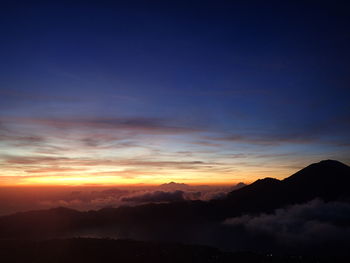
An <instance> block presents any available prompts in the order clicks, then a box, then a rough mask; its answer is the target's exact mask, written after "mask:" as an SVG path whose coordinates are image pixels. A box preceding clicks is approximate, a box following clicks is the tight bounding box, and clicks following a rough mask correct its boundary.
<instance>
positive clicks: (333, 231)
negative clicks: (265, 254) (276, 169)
mask: <svg viewBox="0 0 350 263" xmlns="http://www.w3.org/2000/svg"><path fill="white" fill-rule="evenodd" d="M224 225H225V226H226V227H228V228H227V229H228V230H229V232H230V233H231V234H233V235H235V236H236V237H237V238H238V237H243V238H242V239H241V244H240V246H241V248H245V249H256V248H260V249H261V248H264V249H266V250H269V249H270V250H277V251H283V250H285V251H287V252H289V253H291V252H294V253H301V252H307V251H308V252H310V251H313V252H314V251H315V250H318V253H324V254H337V253H344V251H347V247H349V245H348V244H350V203H348V202H324V201H322V200H319V199H316V200H313V201H310V202H308V203H305V204H299V205H293V206H289V207H287V208H284V209H278V210H276V211H275V212H274V213H273V214H261V215H257V216H252V215H243V216H241V217H235V218H230V219H227V220H226V221H225V222H224ZM347 253H349V254H350V252H347Z"/></svg>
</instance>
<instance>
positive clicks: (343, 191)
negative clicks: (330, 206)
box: [221, 160, 350, 216]
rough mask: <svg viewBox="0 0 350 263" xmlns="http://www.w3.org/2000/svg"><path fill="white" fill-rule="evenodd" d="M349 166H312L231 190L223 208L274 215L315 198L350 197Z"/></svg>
mask: <svg viewBox="0 0 350 263" xmlns="http://www.w3.org/2000/svg"><path fill="white" fill-rule="evenodd" d="M349 187H350V167H349V166H347V165H345V164H343V163H341V162H338V161H333V160H325V161H321V162H319V163H314V164H311V165H309V166H307V167H305V168H303V169H302V170H300V171H298V172H297V173H295V174H293V175H291V176H290V177H288V178H286V179H284V180H277V179H274V178H265V179H260V180H257V181H255V182H254V183H252V184H250V185H248V186H246V187H243V188H241V189H238V190H236V191H232V192H230V193H229V194H228V196H227V198H226V199H225V200H223V201H222V204H221V206H223V205H225V206H227V207H233V208H235V211H234V212H233V213H232V214H231V216H233V215H237V211H239V213H242V212H244V213H248V212H250V213H258V212H265V213H266V212H271V211H272V210H274V209H276V208H279V207H283V206H286V205H292V204H296V203H304V202H307V201H310V200H312V199H315V198H320V199H323V200H325V201H332V200H337V199H346V198H349V196H350V191H349V189H350V188H349Z"/></svg>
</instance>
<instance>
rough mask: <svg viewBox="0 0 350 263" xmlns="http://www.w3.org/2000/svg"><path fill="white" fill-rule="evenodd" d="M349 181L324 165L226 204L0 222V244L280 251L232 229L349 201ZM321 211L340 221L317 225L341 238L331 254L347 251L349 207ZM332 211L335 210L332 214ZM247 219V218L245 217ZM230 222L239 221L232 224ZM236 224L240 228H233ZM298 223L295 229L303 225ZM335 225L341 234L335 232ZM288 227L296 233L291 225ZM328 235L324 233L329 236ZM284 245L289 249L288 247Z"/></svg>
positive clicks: (339, 169) (62, 212) (260, 184)
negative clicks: (128, 241) (129, 243)
mask: <svg viewBox="0 0 350 263" xmlns="http://www.w3.org/2000/svg"><path fill="white" fill-rule="evenodd" d="M349 179H350V167H348V166H346V165H344V164H342V163H339V162H336V161H322V162H320V163H317V164H312V165H310V166H308V167H306V168H304V169H302V170H300V171H299V172H297V173H295V174H294V175H292V176H291V177H289V178H286V179H284V180H282V181H280V180H277V179H273V178H265V179H262V180H258V181H256V182H254V183H252V184H250V185H248V186H245V187H243V188H241V189H239V190H235V191H232V192H231V193H229V194H228V196H227V197H226V198H225V199H221V200H212V201H210V202H204V201H180V202H173V203H167V204H146V205H140V206H136V207H119V208H105V209H101V210H98V211H87V212H79V211H75V210H71V209H67V208H54V209H49V210H41V211H30V212H23V213H17V214H13V215H9V216H3V217H0V238H35V239H37V238H38V239H41V238H56V237H60V238H62V237H75V236H82V237H84V236H88V237H91V236H97V237H113V238H132V239H138V240H155V241H172V242H186V243H197V244H209V245H215V246H216V245H217V246H219V247H228V248H229V247H230V248H245V247H246V246H245V245H242V244H248V245H250V244H253V243H254V248H255V247H259V246H260V248H262V247H263V245H266V246H265V247H264V250H266V251H267V250H269V248H270V247H269V246H270V245H271V247H272V246H273V247H276V248H278V249H280V244H279V243H278V242H277V241H275V240H273V237H270V236H269V237H263V238H262V239H257V238H256V237H255V236H254V235H255V233H253V235H252V234H249V233H248V234H245V230H244V229H241V228H237V227H232V226H239V225H241V226H242V227H245V222H249V220H250V218H252V220H253V221H252V222H250V223H249V224H250V225H249V226H251V225H252V224H256V223H255V221H254V220H255V218H254V216H255V217H256V220H258V221H257V222H259V220H265V221H266V220H270V221H271V220H275V221H273V222H272V223H273V224H276V223H277V224H280V223H279V221H278V220H279V218H282V220H284V219H285V218H287V219H288V220H291V219H290V217H291V216H293V214H292V215H289V214H288V213H294V214H296V213H297V214H298V213H300V212H299V211H300V209H307V210H306V211H311V212H312V211H313V210H312V209H314V207H315V206H314V204H307V205H306V206H305V208H304V207H296V208H295V209H294V210H291V211H289V210H286V212H284V214H277V215H274V216H273V217H270V218H268V219H266V218H264V217H262V218H259V217H257V215H259V214H261V213H273V212H274V211H275V209H277V208H282V207H286V206H288V205H289V206H291V205H294V204H306V203H307V202H309V201H311V200H313V199H315V198H319V199H323V200H324V201H326V202H329V201H344V200H348V199H349V196H350V194H349V190H348V189H349V186H350V183H349ZM320 207H321V206H320ZM315 209H316V208H315ZM317 209H318V208H317ZM320 209H325V212H322V213H328V214H329V213H331V214H334V215H338V214H339V215H340V217H339V216H338V217H337V218H335V219H332V220H331V221H329V220H328V219H322V218H321V219H322V220H326V221H324V222H325V223H327V224H328V225H327V227H328V228H330V229H331V230H332V229H333V228H334V229H335V230H336V231H334V234H333V236H339V239H337V240H336V241H334V242H333V244H334V246H333V248H332V251H337V252H338V251H340V252H341V251H347V248H348V246H347V245H346V244H347V243H346V242H345V241H344V240H349V235H347V234H346V233H347V232H348V231H350V230H349V227H350V221H349V220H348V217H347V216H346V215H344V213H348V212H347V211H348V209H349V208H348V205H343V204H342V203H340V204H339V203H334V204H331V205H328V206H327V205H326V204H325V205H323V207H321V208H320ZM332 209H336V211H335V212H336V213H334V211H333V210H332ZM343 211H345V212H343ZM322 213H321V211H320V212H319V213H318V214H319V216H323V215H322ZM318 214H316V215H318ZM248 215H249V216H250V217H247V216H248ZM312 215H313V214H312ZM240 216H246V218H239V217H240ZM344 216H345V217H344ZM234 217H237V218H238V219H230V218H234ZM328 217H329V216H328ZM312 218H314V217H312ZM227 219H230V220H229V221H227V222H228V225H226V224H224V223H223V222H226V220H227ZM340 219H341V220H340ZM237 220H238V221H239V222H240V223H237V222H238V221H237ZM293 220H294V219H293ZM298 220H300V219H298ZM303 220H309V219H308V218H306V219H303ZM312 220H314V221H315V220H316V221H317V220H319V218H317V217H315V218H314V219H312ZM327 220H328V221H327ZM339 220H340V221H339ZM275 222H276V223H275ZM312 222H313V221H312ZM302 223H303V222H299V223H298V224H299V225H303V224H302ZM338 225H341V226H342V227H344V229H342V228H341V229H338V228H337V227H338ZM297 226H298V225H297ZM282 227H283V226H282ZM288 227H289V226H288ZM290 227H294V226H293V224H291V225H290ZM317 227H321V225H317ZM233 229H234V230H233ZM330 229H328V232H327V233H330V232H329V231H331V230H330ZM237 231H238V232H237ZM264 231H265V230H264ZM269 231H270V230H269ZM271 231H274V230H273V229H272V230H271ZM277 231H279V230H277ZM288 231H289V230H288ZM332 231H333V230H332ZM337 231H338V232H337ZM269 233H270V232H269ZM288 233H289V232H288ZM332 233H333V232H332ZM340 234H341V235H340ZM250 235H251V236H250ZM259 235H261V233H259ZM269 235H270V234H269ZM250 238H252V239H253V240H257V241H259V240H260V241H259V242H260V243H259V242H256V244H257V246H255V241H254V242H253V243H252V241H250ZM266 238H268V239H266ZM266 240H267V241H266ZM270 241H271V242H270ZM326 241H327V240H326ZM276 242H277V243H276ZM288 242H289V241H288ZM305 242H306V241H305ZM307 242H309V241H307ZM307 242H306V243H305V244H303V245H302V246H306V247H307V248H306V249H305V250H304V251H307V249H309V246H308V243H307ZM325 244H327V243H325V242H323V241H322V242H321V243H319V244H316V245H313V246H312V249H314V250H315V249H316V250H319V249H320V248H322V249H323V248H325V247H327V246H326V245H325ZM285 245H286V246H289V244H285ZM321 251H322V252H327V251H324V250H321ZM332 251H331V252H332ZM346 253H347V252H346Z"/></svg>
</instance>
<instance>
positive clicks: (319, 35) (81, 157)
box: [0, 1, 350, 185]
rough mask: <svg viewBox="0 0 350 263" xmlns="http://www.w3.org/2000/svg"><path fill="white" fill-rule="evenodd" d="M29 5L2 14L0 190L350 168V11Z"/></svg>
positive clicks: (278, 5) (5, 8)
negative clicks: (328, 164) (331, 162)
mask: <svg viewBox="0 0 350 263" xmlns="http://www.w3.org/2000/svg"><path fill="white" fill-rule="evenodd" d="M30 2H31V1H8V2H6V1H2V2H1V8H0V34H1V41H0V59H1V63H0V168H1V169H0V184H1V185H14V184H16V185H17V184H24V185H26V184H68V185H70V184H74V185H77V184H78V185H81V184H82V185H84V184H136V183H137V184H138V183H145V184H158V183H165V182H169V181H177V182H183V183H197V184H202V183H205V184H214V183H217V184H221V183H237V182H239V181H244V182H251V181H253V180H256V179H257V178H261V177H266V176H270V177H277V178H284V177H286V176H289V175H290V174H292V173H293V172H295V171H297V170H298V169H300V168H302V167H303V166H305V165H308V164H310V163H312V162H317V161H320V160H322V159H337V160H339V161H342V162H345V163H347V164H349V163H350V132H349V131H350V103H349V101H350V88H349V84H350V64H349V61H350V52H349V50H350V48H349V47H350V30H349V28H350V18H349V11H350V10H349V8H348V6H346V5H342V4H340V3H339V2H338V4H336V3H334V2H335V1H329V2H328V3H326V1H313V2H311V1H309V2H308V3H306V2H307V1H302V3H301V2H300V3H299V4H296V3H293V2H296V1H290V2H288V1H256V2H254V1H114V2H115V3H111V2H107V1H74V2H75V3H76V4H72V3H71V2H72V1H67V2H66V1H60V3H54V1H46V3H45V1H42V3H40V1H33V3H30ZM34 2H35V3H34ZM320 2H322V3H320Z"/></svg>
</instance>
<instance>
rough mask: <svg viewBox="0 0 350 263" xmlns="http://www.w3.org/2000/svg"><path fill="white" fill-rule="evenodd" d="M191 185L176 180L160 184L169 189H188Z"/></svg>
mask: <svg viewBox="0 0 350 263" xmlns="http://www.w3.org/2000/svg"><path fill="white" fill-rule="evenodd" d="M189 187H190V186H189V185H188V184H184V183H175V182H170V183H165V184H161V185H159V188H162V189H167V190H181V189H187V188H189Z"/></svg>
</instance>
